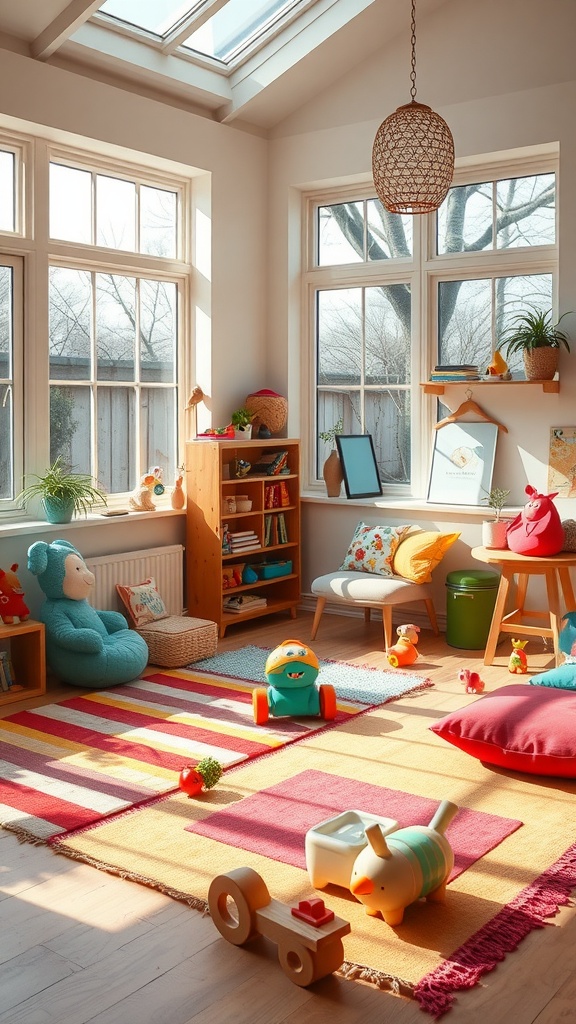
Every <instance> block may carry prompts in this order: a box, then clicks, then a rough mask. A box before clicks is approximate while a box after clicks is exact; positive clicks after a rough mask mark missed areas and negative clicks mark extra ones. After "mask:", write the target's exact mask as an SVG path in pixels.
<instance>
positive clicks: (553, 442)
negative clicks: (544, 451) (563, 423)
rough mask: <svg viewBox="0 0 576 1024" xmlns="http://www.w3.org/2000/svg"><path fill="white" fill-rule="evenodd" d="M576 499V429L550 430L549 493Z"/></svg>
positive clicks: (561, 428)
mask: <svg viewBox="0 0 576 1024" xmlns="http://www.w3.org/2000/svg"><path fill="white" fill-rule="evenodd" d="M554 491H556V492H557V494H558V497H559V498H576V427H551V428H550V456H549V460H548V492H549V493H550V494H552V493H553V492H554Z"/></svg>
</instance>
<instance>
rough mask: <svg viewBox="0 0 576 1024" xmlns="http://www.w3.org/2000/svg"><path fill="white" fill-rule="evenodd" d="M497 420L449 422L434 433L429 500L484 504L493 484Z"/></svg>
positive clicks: (453, 503) (439, 503) (442, 503)
mask: <svg viewBox="0 0 576 1024" xmlns="http://www.w3.org/2000/svg"><path fill="white" fill-rule="evenodd" d="M497 436H498V426H497V424H496V423H447V424H446V426H444V427H440V429H439V430H437V431H436V432H435V438H434V451H433V453H432V466H431V469H430V481H429V484H428V497H427V501H430V502H434V503H435V504H437V505H481V504H482V499H483V498H485V497H486V495H487V494H488V493H489V491H490V490H491V487H492V473H493V470H494V458H495V455H496V438H497Z"/></svg>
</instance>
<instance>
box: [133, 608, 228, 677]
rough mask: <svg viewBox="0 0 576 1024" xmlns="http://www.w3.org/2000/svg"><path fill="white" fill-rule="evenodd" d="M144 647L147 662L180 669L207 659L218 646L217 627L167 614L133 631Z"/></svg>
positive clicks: (202, 621) (181, 616) (185, 617)
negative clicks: (144, 643)
mask: <svg viewBox="0 0 576 1024" xmlns="http://www.w3.org/2000/svg"><path fill="white" fill-rule="evenodd" d="M136 632H137V633H140V636H141V637H142V639H143V640H145V641H146V643H147V644H148V660H149V661H150V662H151V663H152V664H153V665H160V666H162V668H182V667H183V666H184V665H189V664H190V662H192V661H200V659H201V658H211V657H212V655H213V654H215V653H216V647H217V645H218V627H217V625H216V623H215V622H212V621H211V620H210V619H194V618H192V617H191V616H188V615H169V616H168V618H167V619H158V620H157V621H156V622H149V623H147V625H146V626H140V628H139V629H137V630H136Z"/></svg>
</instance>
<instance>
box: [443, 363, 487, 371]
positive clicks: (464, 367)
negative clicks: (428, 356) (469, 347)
mask: <svg viewBox="0 0 576 1024" xmlns="http://www.w3.org/2000/svg"><path fill="white" fill-rule="evenodd" d="M479 369H480V368H479V366H477V365H476V363H436V366H435V367H434V372H435V373H478V372H479Z"/></svg>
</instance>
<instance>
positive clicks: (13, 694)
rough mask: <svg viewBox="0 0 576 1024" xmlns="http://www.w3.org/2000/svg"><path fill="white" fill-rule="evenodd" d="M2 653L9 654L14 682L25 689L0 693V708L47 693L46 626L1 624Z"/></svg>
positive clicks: (28, 623) (30, 621) (29, 622)
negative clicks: (3, 705) (0, 706)
mask: <svg viewBox="0 0 576 1024" xmlns="http://www.w3.org/2000/svg"><path fill="white" fill-rule="evenodd" d="M0 650H4V651H8V653H9V655H10V661H11V662H12V666H13V669H14V677H15V682H16V684H17V685H18V686H21V687H22V689H18V690H0V705H2V704H9V703H10V702H12V701H17V700H26V699H27V698H28V697H38V696H40V694H43V693H46V644H45V638H44V623H43V622H35V621H34V620H33V619H28V620H27V621H26V622H14V623H12V624H10V625H7V624H0Z"/></svg>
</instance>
